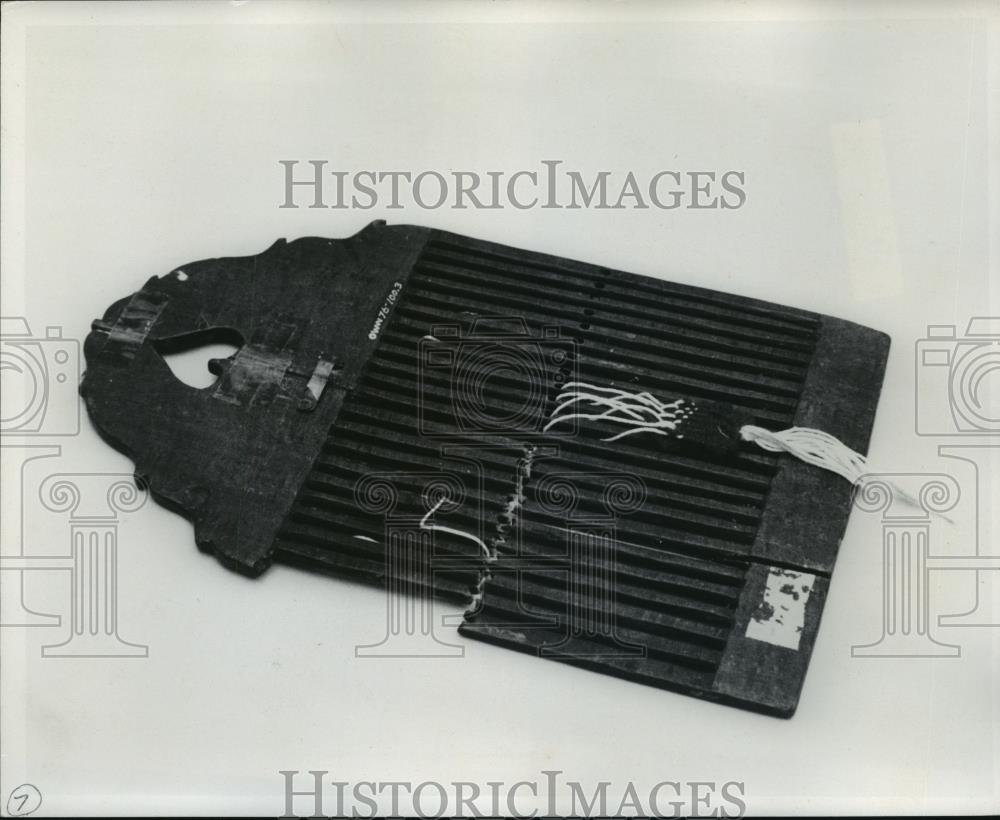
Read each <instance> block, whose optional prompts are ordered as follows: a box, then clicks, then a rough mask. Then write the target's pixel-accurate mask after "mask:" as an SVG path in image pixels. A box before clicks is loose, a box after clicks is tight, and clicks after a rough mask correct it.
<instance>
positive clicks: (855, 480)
mask: <svg viewBox="0 0 1000 820" xmlns="http://www.w3.org/2000/svg"><path fill="white" fill-rule="evenodd" d="M556 401H557V402H558V405H557V406H556V408H555V410H553V411H552V418H551V420H550V421H549V423H548V424H547V425H545V429H546V430H548V429H549V428H551V427H553V426H554V425H556V424H559V423H561V422H567V421H571V420H573V419H591V420H598V421H611V422H615V423H616V424H625V425H629V429H628V430H625V431H624V432H622V433H619V434H618V435H615V436H611V437H609V438H606V439H603V440H604V441H617V440H618V439H620V438H624V437H625V436H630V435H632V434H633V433H656V434H657V435H661V436H669V435H673V436H674V437H675V438H684V436H683V434H682V433H678V432H677V430H678V428H679V427H680V425H681V424H682V423H683V422H684V420H685V419H686V418H688V417H689V416H690V415H691V414H692V413H693V412H694V408H693V405H691V404H690V403H689V402H685V401H684V400H683V399H677V400H676V401H673V402H670V403H669V404H666V403H664V402H662V401H660V400H659V399H657V398H656V397H655V396H653V395H651V394H650V393H630V392H629V391H627V390H618V389H616V388H611V387H596V386H595V385H592V384H586V383H585V382H569V383H567V384H565V385H563V388H562V391H561V392H560V394H559V395H558V396H557V397H556ZM580 402H586V403H587V404H588V405H589V406H590V407H594V408H604V410H603V412H600V413H581V412H568V413H567V412H564V411H565V410H566V409H567V408H571V407H572V406H573V405H576V404H578V403H580ZM560 414H562V415H560ZM740 437H741V438H742V439H743V440H744V441H749V442H752V443H754V444H756V445H757V446H758V447H761V448H762V449H764V450H768V451H770V452H772V453H788V454H789V455H791V456H795V458H798V459H800V460H802V461H804V462H806V463H807V464H812V465H813V466H814V467H821V468H822V469H824V470H830V471H831V472H834V473H836V474H837V475H839V476H842V477H843V478H846V479H847V480H848V481H849V482H851V484H852V485H861V484H864V483H865V480H866V474H867V472H868V461H867V459H866V458H865V457H864V456H863V455H861V454H860V453H857V452H855V451H854V450H852V449H851V448H850V447H848V446H847V445H846V444H844V443H843V442H842V441H841V440H840V439H838V438H835V437H834V436H831V435H830V434H829V433H824V432H823V431H822V430H816V429H814V428H812V427H789V428H788V429H787V430H780V431H778V432H774V431H772V430H766V429H764V428H763V427H757V426H755V425H752V424H746V425H744V426H743V427H741V428H740ZM879 480H880V481H884V480H885V479H879ZM893 489H894V491H895V492H896V494H897V496H898V497H899V498H900V499H902V500H904V501H906V502H907V503H909V504H912V505H913V506H916V507H920V506H921V505H920V502H919V501H918V500H917V499H916V498H914V497H913V496H912V495H911V494H910V493H908V492H906V491H905V490H904V489H902V488H901V487H899V486H897V485H895V484H894V485H893ZM942 517H943V518H945V519H946V520H948V521H950V520H951V519H949V518H948V517H947V516H942Z"/></svg>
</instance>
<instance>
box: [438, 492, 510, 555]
mask: <svg viewBox="0 0 1000 820" xmlns="http://www.w3.org/2000/svg"><path fill="white" fill-rule="evenodd" d="M447 500H448V497H447V496H442V498H441V500H440V501H438V503H437V504H435V505H434V506H433V507H431V508H430V509H429V510H428V511H427V515H425V516H424V517H423V518H421V519H420V529H422V530H434V531H435V532H446V533H448V534H449V535H457V536H458V537H459V538H465V539H468V540H469V541H474V542H475V543H477V544H478V545H479V547H480V549H482V551H483V554H484V555H485V556H486V560H487V561H492V560H493V558H494V556H493V554H492V553H491V552H490V548H489V547H487V546H486V544H485V543H484V542H483V541H482V540H481V539H480V538H477V537H476V536H475V535H473V534H472V533H471V532H463V531H462V530H456V529H453V528H452V527H443V526H441V525H440V524H430V523H428V519H429V518H430V517H431V516H432V515H434V513H436V512H437V511H438V510H439V509H440V508H441V505H442V504H444V502H445V501H447Z"/></svg>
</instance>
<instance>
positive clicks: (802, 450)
mask: <svg viewBox="0 0 1000 820" xmlns="http://www.w3.org/2000/svg"><path fill="white" fill-rule="evenodd" d="M740 437H741V438H742V439H743V440H744V441H752V442H753V443H754V444H756V445H757V446H758V447H762V448H763V449H765V450H770V451H771V452H772V453H780V452H784V453H788V454H789V455H793V456H795V457H796V458H798V459H801V460H802V461H804V462H806V463H807V464H812V465H813V466H815V467H822V468H823V469H824V470H830V471H831V472H834V473H837V475H841V476H843V477H844V478H846V479H847V480H848V481H850V482H851V484H857V483H858V482H859V481H860V480H861V477H862V476H863V475H864V474H865V473H866V472H867V471H868V463H867V461H866V460H865V457H864V456H863V455H861V454H860V453H856V452H854V450H852V449H851V448H850V447H848V446H847V445H846V444H844V442H842V441H841V440H840V439H837V438H834V437H833V436H831V435H830V434H829V433H824V432H823V431H822V430H814V429H813V428H812V427H789V428H788V429H787V430H781V431H780V432H777V433H775V432H772V431H770V430H765V429H764V428H763V427H755V426H754V425H752V424H747V425H744V426H743V427H741V428H740Z"/></svg>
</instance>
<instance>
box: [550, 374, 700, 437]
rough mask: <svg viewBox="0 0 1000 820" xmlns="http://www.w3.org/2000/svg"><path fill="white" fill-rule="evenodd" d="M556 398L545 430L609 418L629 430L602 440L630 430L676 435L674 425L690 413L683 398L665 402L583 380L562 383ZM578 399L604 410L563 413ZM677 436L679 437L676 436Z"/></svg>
mask: <svg viewBox="0 0 1000 820" xmlns="http://www.w3.org/2000/svg"><path fill="white" fill-rule="evenodd" d="M556 401H557V402H559V404H558V406H557V407H556V409H555V410H553V411H552V418H551V419H550V420H549V423H548V424H546V425H545V430H548V429H549V428H550V427H553V426H554V425H556V424H560V423H562V422H567V421H572V420H573V419H588V420H591V421H610V422H614V423H615V424H625V425H628V426H629V428H630V429H628V430H623V431H622V432H621V433H618V435H615V436H609V437H608V438H605V439H602V441H617V440H618V439H620V438H624V437H625V436H631V435H633V434H634V433H656V434H657V435H659V436H666V435H671V434H674V435H676V430H677V426H678V425H679V424H680V423H681V422H683V421H684V419H686V418H687V417H688V416H690V415H691V413H692V409H691V406H690V405H689V404H688V403H687V402H685V401H684V399H677V400H676V401H672V402H669V403H665V402H662V401H660V400H659V399H658V398H656V396H654V395H652V394H651V393H630V392H628V391H627V390H618V389H616V388H613V387H596V386H595V385H592V384H587V383H586V382H567V383H566V384H564V385H563V386H562V390H561V392H560V393H559V395H558V396H557V397H556ZM578 402H586V403H587V404H588V405H590V406H591V407H594V408H604V409H603V410H602V411H601V412H600V413H581V412H567V413H564V412H563V411H564V410H567V409H568V408H571V407H572V406H573V405H575V404H577V403H578ZM560 413H562V415H560ZM677 438H683V436H680V435H678V436H677Z"/></svg>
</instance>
